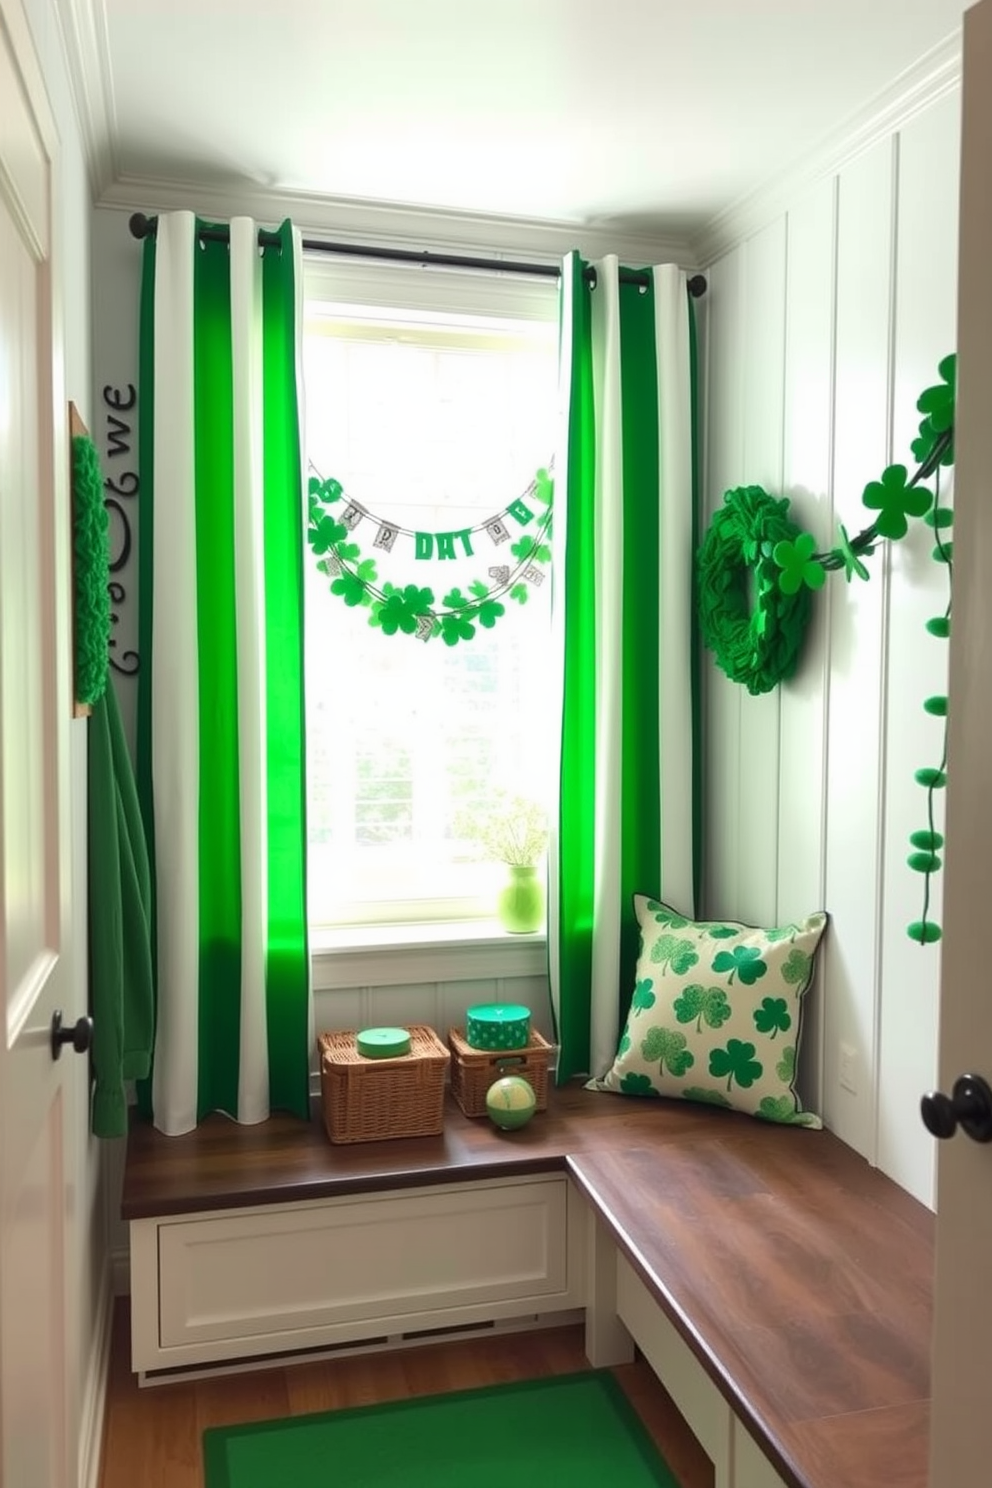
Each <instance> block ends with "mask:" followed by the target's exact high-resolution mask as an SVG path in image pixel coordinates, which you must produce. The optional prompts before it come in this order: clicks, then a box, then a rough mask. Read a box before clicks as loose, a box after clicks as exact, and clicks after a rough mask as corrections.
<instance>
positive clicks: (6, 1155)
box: [0, 0, 76, 1488]
mask: <svg viewBox="0 0 992 1488" xmlns="http://www.w3.org/2000/svg"><path fill="white" fill-rule="evenodd" d="M54 155H55V129H54V125H53V123H52V120H51V117H50V114H49V111H48V105H47V101H46V97H45V93H44V89H43V87H42V81H41V76H40V73H39V71H38V67H37V63H36V60H35V56H34V52H33V48H32V45H31V41H30V36H29V33H28V29H27V24H26V21H25V18H24V13H23V11H22V9H21V6H20V0H0V1012H2V1015H3V1023H2V1025H0V1031H2V1037H0V1484H2V1488H67V1485H68V1483H69V1481H70V1479H69V1464H70V1453H69V1450H68V1443H67V1422H66V1393H67V1380H66V1362H65V1361H66V1339H65V1330H66V1324H65V1267H64V1259H65V1230H66V1214H67V1209H66V1202H67V1191H66V1176H67V1159H66V1154H65V1142H64V1127H63V1113H64V1105H65V1091H64V1083H66V1082H65V1080H64V1071H65V1069H66V1067H67V1065H68V1063H69V1060H70V1058H75V1057H76V1056H75V1055H71V1054H70V1055H68V1056H63V1057H62V1058H61V1059H60V1060H58V1061H57V1062H56V1061H55V1060H53V1058H52V1052H51V1042H50V1026H51V1021H52V1014H53V1013H54V1011H55V1009H56V1008H62V1009H64V1011H65V1013H66V1015H67V1017H68V1018H69V1021H74V1017H75V1010H74V1009H73V1007H72V1002H71V996H70V985H71V974H70V966H69V964H68V961H69V955H68V953H69V951H70V945H71V942H70V919H69V909H70V905H69V895H70V885H69V862H68V858H69V850H68V846H67V845H66V843H67V830H68V822H69V811H68V807H69V800H68V788H69V775H68V734H69V719H70V716H71V707H72V698H71V683H70V673H69V634H70V624H71V620H70V609H69V592H70V591H69V583H70V579H69V571H68V547H67V537H68V507H67V502H68V469H67V459H68V454H67V437H66V432H65V405H64V402H63V395H62V378H61V349H60V345H59V344H57V343H59V337H58V334H57V333H56V331H55V329H54V328H55V326H56V324H57V311H58V307H57V306H56V305H54V304H53V293H52V284H53V276H52V272H51V254H52V218H53V213H52V194H53V162H54ZM71 1463H72V1473H73V1476H74V1475H75V1452H74V1451H73V1452H72V1454H71Z"/></svg>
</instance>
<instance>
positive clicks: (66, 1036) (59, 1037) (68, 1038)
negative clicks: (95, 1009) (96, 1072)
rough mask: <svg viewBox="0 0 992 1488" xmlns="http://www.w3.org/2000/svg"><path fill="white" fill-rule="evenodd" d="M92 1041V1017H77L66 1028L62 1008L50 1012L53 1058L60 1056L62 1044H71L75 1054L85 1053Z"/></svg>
mask: <svg viewBox="0 0 992 1488" xmlns="http://www.w3.org/2000/svg"><path fill="white" fill-rule="evenodd" d="M92 1042H93V1019H92V1018H77V1019H76V1021H75V1023H73V1024H72V1026H71V1027H69V1028H66V1027H64V1025H63V1023H62V1009H61V1008H56V1009H55V1011H54V1013H53V1014H52V1058H53V1059H59V1058H60V1057H61V1054H62V1045H63V1044H71V1045H72V1047H73V1048H74V1049H75V1051H76V1053H77V1054H85V1053H86V1050H87V1049H88V1048H89V1046H90V1044H91V1043H92Z"/></svg>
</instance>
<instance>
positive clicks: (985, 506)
mask: <svg viewBox="0 0 992 1488" xmlns="http://www.w3.org/2000/svg"><path fill="white" fill-rule="evenodd" d="M963 124H964V131H963V142H962V173H961V240H960V242H961V246H960V277H959V287H958V305H959V309H958V358H959V366H958V385H959V389H960V392H959V397H958V411H957V456H956V462H955V477H954V491H955V496H954V501H955V507H956V517H955V523H954V580H953V584H954V591H953V601H954V615H953V625H952V636H951V659H950V665H951V673H950V685H949V688H948V699H949V736H950V737H949V745H948V784H947V863H946V869H945V872H946V885H945V895H944V942H943V960H942V968H943V969H942V974H941V1029H940V1080H941V1089H942V1090H943V1091H944V1092H945V1093H950V1091H951V1090H952V1087H953V1084H954V1081H955V1080H956V1079H957V1077H958V1076H959V1075H962V1074H965V1073H969V1074H970V1073H974V1074H977V1075H981V1076H982V1077H984V1079H985V1080H987V1081H988V1082H989V1083H990V1084H992V955H990V946H989V944H987V943H986V936H987V935H988V933H989V927H990V925H992V0H982V3H981V4H979V5H976V6H975V7H974V9H972V10H969V11H968V12H967V13H966V15H965V28H964V117H963ZM937 1210H938V1215H937V1274H936V1293H935V1301H936V1325H935V1330H934V1380H933V1414H932V1424H931V1447H930V1485H931V1488H954V1485H957V1484H961V1485H964V1484H966V1483H974V1484H981V1483H987V1482H989V1480H990V1475H992V1369H990V1367H989V1360H990V1355H992V1143H988V1144H985V1145H982V1144H979V1143H977V1142H973V1141H970V1140H968V1139H967V1138H966V1137H965V1136H964V1135H963V1134H962V1133H961V1132H960V1131H959V1132H958V1134H957V1135H956V1136H954V1137H953V1138H952V1139H950V1140H947V1141H942V1142H940V1144H939V1153H938V1166H937Z"/></svg>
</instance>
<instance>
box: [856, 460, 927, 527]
mask: <svg viewBox="0 0 992 1488" xmlns="http://www.w3.org/2000/svg"><path fill="white" fill-rule="evenodd" d="M861 500H862V502H863V503H864V505H865V506H867V507H868V508H869V510H870V511H877V512H878V516H877V517H876V518H875V523H874V526H875V530H876V531H877V532H878V533H879V534H880V536H882V537H889V538H898V537H905V536H906V533H907V531H908V530H909V523H908V521H907V520H906V519H907V517H922V516H923V514H924V513H925V512H927V511H929V509H930V507H931V505H932V503H933V492H932V491H928V490H927V489H926V487H925V486H912V485H907V471H906V467H905V465H888V466H887V467H886V468H885V470H883V471H882V478H881V480H877V481H869V482H868V484H867V486H865V489H864V495H863V496H862V497H861Z"/></svg>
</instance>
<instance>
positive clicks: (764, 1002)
mask: <svg viewBox="0 0 992 1488" xmlns="http://www.w3.org/2000/svg"><path fill="white" fill-rule="evenodd" d="M751 1016H752V1017H753V1018H754V1026H755V1028H756V1029H757V1030H758V1032H759V1033H770V1034H771V1036H772V1038H776V1037H777V1036H778V1032H779V1029H781V1030H782V1032H783V1033H787V1032H788V1031H789V1029H790V1028H791V1027H792V1018H791V1016H790V1014H789V1004H788V1003H787V1002H786V1000H785V998H784V997H763V998H762V999H761V1006H760V1008H755V1010H754V1012H753V1013H752V1015H751Z"/></svg>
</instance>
